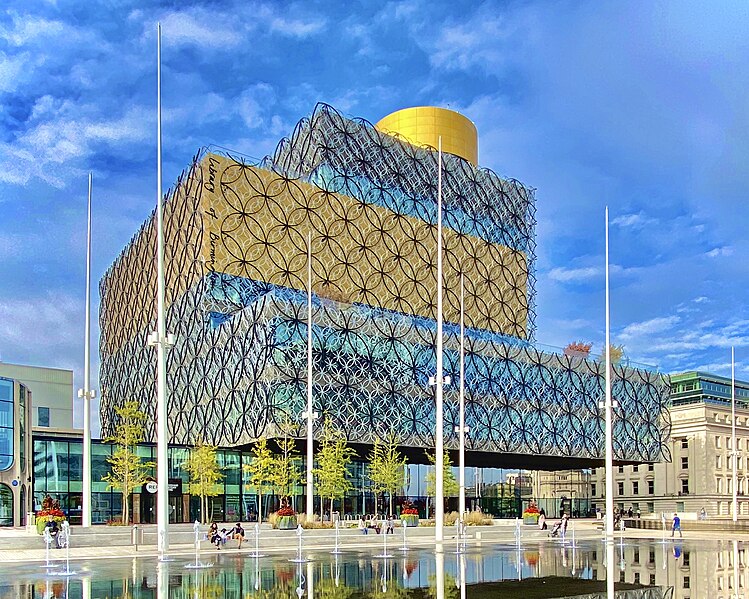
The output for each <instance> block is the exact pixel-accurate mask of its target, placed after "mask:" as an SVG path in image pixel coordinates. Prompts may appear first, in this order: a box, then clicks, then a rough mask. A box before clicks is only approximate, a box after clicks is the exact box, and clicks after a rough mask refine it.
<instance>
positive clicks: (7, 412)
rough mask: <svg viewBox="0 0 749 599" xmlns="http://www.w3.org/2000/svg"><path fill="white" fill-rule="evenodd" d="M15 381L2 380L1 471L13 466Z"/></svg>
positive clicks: (0, 423)
mask: <svg viewBox="0 0 749 599" xmlns="http://www.w3.org/2000/svg"><path fill="white" fill-rule="evenodd" d="M13 422H14V420H13V381H11V380H10V379H3V378H0V470H7V469H8V468H10V467H11V466H12V465H13Z"/></svg>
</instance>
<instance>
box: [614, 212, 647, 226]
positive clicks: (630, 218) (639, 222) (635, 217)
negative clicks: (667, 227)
mask: <svg viewBox="0 0 749 599" xmlns="http://www.w3.org/2000/svg"><path fill="white" fill-rule="evenodd" d="M652 222H654V219H652V218H648V217H646V216H645V215H644V214H643V213H642V212H639V213H637V214H623V215H621V216H617V217H616V218H615V219H613V220H612V221H611V224H612V225H614V226H617V227H621V228H628V227H629V228H640V227H643V226H645V225H648V224H650V223H652Z"/></svg>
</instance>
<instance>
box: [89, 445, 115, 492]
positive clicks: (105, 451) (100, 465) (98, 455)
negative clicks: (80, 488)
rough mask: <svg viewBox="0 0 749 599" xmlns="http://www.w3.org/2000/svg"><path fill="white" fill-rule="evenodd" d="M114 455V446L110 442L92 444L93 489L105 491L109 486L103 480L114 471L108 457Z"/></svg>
mask: <svg viewBox="0 0 749 599" xmlns="http://www.w3.org/2000/svg"><path fill="white" fill-rule="evenodd" d="M111 455H112V446H111V445H110V444H108V443H106V444H104V443H92V444H91V490H92V491H96V492H99V493H105V492H107V491H108V490H109V489H108V488H107V485H108V484H109V483H107V482H106V481H104V480H102V479H103V478H104V477H105V476H106V475H107V474H109V473H110V472H111V471H112V467H111V466H110V464H109V462H107V458H108V457H109V456H111Z"/></svg>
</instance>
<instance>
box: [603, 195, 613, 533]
mask: <svg viewBox="0 0 749 599" xmlns="http://www.w3.org/2000/svg"><path fill="white" fill-rule="evenodd" d="M609 307H610V298H609V207H608V206H606V379H605V380H606V400H605V405H604V410H605V428H606V537H607V540H609V541H611V540H612V538H613V535H614V455H613V454H614V448H613V423H612V420H613V410H612V405H611V321H610V313H609Z"/></svg>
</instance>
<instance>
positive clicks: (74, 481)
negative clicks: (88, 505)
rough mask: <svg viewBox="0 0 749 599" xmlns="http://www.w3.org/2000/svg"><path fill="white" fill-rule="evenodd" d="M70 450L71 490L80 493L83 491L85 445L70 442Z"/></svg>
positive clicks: (69, 478)
mask: <svg viewBox="0 0 749 599" xmlns="http://www.w3.org/2000/svg"><path fill="white" fill-rule="evenodd" d="M68 452H69V453H68V481H69V485H70V486H69V490H70V491H74V492H78V493H80V492H82V491H83V445H82V444H81V443H70V445H69V449H68Z"/></svg>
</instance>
